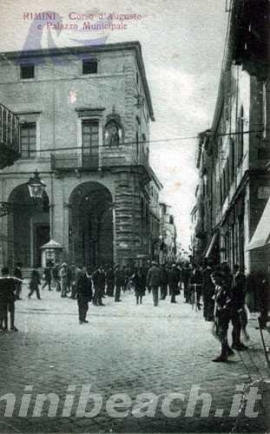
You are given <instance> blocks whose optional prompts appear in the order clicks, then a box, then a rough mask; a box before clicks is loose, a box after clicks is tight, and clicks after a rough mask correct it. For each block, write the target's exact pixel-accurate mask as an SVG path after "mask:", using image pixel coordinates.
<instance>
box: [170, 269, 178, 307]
mask: <svg viewBox="0 0 270 434" xmlns="http://www.w3.org/2000/svg"><path fill="white" fill-rule="evenodd" d="M179 281H180V273H179V270H178V268H177V267H176V264H172V267H171V269H170V270H169V273H168V283H169V289H170V294H171V303H177V301H176V296H177V295H179V292H180V291H179V289H178V285H179Z"/></svg>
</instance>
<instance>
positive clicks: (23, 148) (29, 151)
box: [20, 122, 36, 159]
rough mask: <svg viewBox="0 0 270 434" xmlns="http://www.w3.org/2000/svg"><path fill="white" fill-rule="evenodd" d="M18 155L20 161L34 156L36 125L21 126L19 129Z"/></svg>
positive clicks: (32, 123)
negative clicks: (19, 155)
mask: <svg viewBox="0 0 270 434" xmlns="http://www.w3.org/2000/svg"><path fill="white" fill-rule="evenodd" d="M20 133H21V135H20V138H21V140H20V153H21V158H22V159H28V158H35V156H36V123H35V122H31V123H27V124H23V125H21V127H20Z"/></svg>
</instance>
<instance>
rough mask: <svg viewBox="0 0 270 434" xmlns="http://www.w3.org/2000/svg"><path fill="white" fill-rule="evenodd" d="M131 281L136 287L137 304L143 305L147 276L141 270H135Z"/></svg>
mask: <svg viewBox="0 0 270 434" xmlns="http://www.w3.org/2000/svg"><path fill="white" fill-rule="evenodd" d="M131 281H132V283H133V285H134V290H135V297H136V304H142V299H143V296H144V295H145V286H146V281H145V276H144V274H143V271H142V269H141V268H139V269H138V270H137V269H135V271H134V274H133V275H132V276H131Z"/></svg>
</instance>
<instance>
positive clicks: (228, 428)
mask: <svg viewBox="0 0 270 434" xmlns="http://www.w3.org/2000/svg"><path fill="white" fill-rule="evenodd" d="M41 295H42V300H41V301H38V300H36V299H35V298H34V297H35V296H33V298H32V299H31V300H28V299H27V297H26V296H27V288H26V287H24V290H23V300H22V301H19V302H17V307H16V308H17V311H16V315H17V319H16V325H17V327H18V328H19V333H12V332H8V333H2V334H1V335H0V346H1V347H0V348H1V360H0V378H1V380H0V381H1V383H0V384H1V389H0V392H1V393H0V396H1V397H3V395H5V394H7V393H8V394H14V395H15V397H14V399H15V398H16V400H15V407H14V411H13V412H12V402H11V398H12V395H9V397H8V401H9V404H10V405H9V407H8V409H9V411H10V416H11V415H12V417H7V416H8V415H6V416H4V410H5V405H4V404H5V402H4V400H3V401H2V402H0V432H226V433H229V432H265V431H269V427H270V423H269V416H268V415H267V406H268V403H270V399H269V383H268V377H269V371H267V366H266V363H265V358H264V354H263V350H262V346H261V342H260V336H259V331H258V330H256V329H255V327H254V326H253V325H252V324H251V326H249V332H250V335H251V341H250V343H249V351H246V352H242V353H236V354H235V355H234V356H233V357H231V360H230V362H228V363H226V364H224V363H212V362H211V359H212V358H213V357H214V356H216V355H218V352H219V343H218V342H217V341H216V340H215V339H214V337H213V336H212V334H211V323H207V322H205V321H204V320H203V318H202V313H201V312H195V311H194V310H192V308H191V306H190V305H187V304H184V303H183V300H182V296H180V297H178V301H179V302H178V304H175V305H173V304H170V303H169V300H166V301H161V302H160V304H159V306H158V307H153V305H152V299H151V295H149V294H148V295H146V297H145V298H144V302H143V305H139V306H136V305H135V297H134V295H133V294H131V293H128V294H127V293H126V294H124V295H123V297H122V303H114V301H113V299H109V298H105V304H106V306H105V307H95V306H92V305H90V308H89V312H88V320H89V324H85V325H79V323H78V318H77V303H76V301H74V300H71V299H69V298H66V299H63V298H60V295H59V293H55V292H51V293H50V292H48V291H47V290H43V291H42V294H41ZM251 323H252V321H251ZM252 385H253V386H252ZM27 386H30V387H28V389H27ZM31 386H32V388H31ZM72 386H73V388H72ZM88 386H91V389H90V393H95V394H99V395H100V401H95V406H94V401H93V400H92V399H91V398H89V399H88V396H86V389H87V387H88ZM237 387H238V389H239V391H237V392H236V388H237ZM252 387H257V388H258V390H259V392H260V393H261V392H264V393H263V395H262V399H261V400H259V401H258V403H257V404H256V406H255V410H256V411H258V412H259V414H258V417H250V416H252V414H251V413H250V412H249V411H250V409H249V410H247V409H248V405H246V403H247V401H246V400H245V399H247V396H248V393H249V392H250V391H251V390H257V389H252ZM68 388H69V389H68ZM82 388H84V389H83V390H84V393H83V394H82V395H81V392H82ZM238 389H237V390H238ZM243 389H244V391H243ZM48 393H54V394H56V395H57V396H54V399H57V397H58V398H59V403H58V406H57V401H55V405H54V407H51V411H53V409H55V410H57V411H56V414H55V415H54V414H49V405H48V402H47V404H46V403H45V405H44V406H42V403H40V402H38V398H37V395H38V394H48ZM117 393H121V394H125V396H123V395H122V399H125V401H124V404H123V405H125V406H126V407H123V408H122V409H120V408H118V409H116V411H118V413H117V414H116V415H117V416H118V417H114V416H115V415H114V414H113V413H112V410H113V406H112V405H111V406H110V403H111V402H112V399H113V398H112V395H113V394H117ZM142 393H148V397H147V398H146V396H145V397H144V400H145V401H146V402H145V404H144V406H145V407H144V408H143V404H142V403H141V404H140V405H139V404H138V400H140V401H142V400H143V398H142V396H141V397H138V395H140V394H142ZM172 393H178V394H182V395H178V397H177V396H176V395H172ZM196 393H198V394H199V395H201V394H202V393H208V394H209V395H210V399H212V402H210V404H211V405H209V407H210V410H209V408H207V405H208V403H209V396H208V397H207V396H204V397H203V398H204V401H200V400H198V402H197V405H196V406H195V404H196ZM149 394H150V395H149ZM192 396H193V398H192ZM194 396H195V397H194ZM72 397H73V398H72ZM83 397H85V399H86V400H87V399H88V407H87V409H86V411H89V412H91V410H92V414H91V413H90V414H89V415H88V416H91V417H86V415H85V414H84V413H81V414H80V413H79V412H78V408H79V409H82V411H83V401H82V400H83ZM28 398H29V399H28ZM30 398H31V399H30ZM52 398H53V397H52V396H51V399H52ZM241 398H242V401H241ZM27 399H28V400H29V405H28V404H27ZM72 399H73V400H72ZM233 399H234V400H235V404H233ZM79 400H81V401H79ZM101 400H102V402H101ZM68 402H69V403H70V410H69V409H68ZM136 402H137V407H136ZM97 403H98V404H100V403H101V404H102V408H101V409H100V411H99V408H98V404H97ZM119 403H120V401H118V404H119ZM168 403H169V404H168ZM241 403H242V404H241ZM193 404H194V406H195V409H194V411H193V409H192V405H193ZM202 404H204V406H203V405H202ZM240 404H241V405H242V406H241V407H239V406H240ZM63 406H64V407H65V409H63ZM34 407H35V409H34ZM249 407H250V406H249ZM94 409H96V413H97V414H96V415H95V416H94V417H92V416H93V412H94ZM241 409H242V410H241ZM208 410H209V411H208ZM169 411H170V413H168V412H169ZM119 412H122V413H119ZM19 413H20V414H19ZM39 413H40V414H39ZM230 413H231V416H230ZM245 413H246V414H245ZM247 413H248V414H247ZM34 416H35V417H34ZM119 416H122V417H119ZM172 416H174V417H172ZM253 416H254V415H253ZM267 427H268V429H267Z"/></svg>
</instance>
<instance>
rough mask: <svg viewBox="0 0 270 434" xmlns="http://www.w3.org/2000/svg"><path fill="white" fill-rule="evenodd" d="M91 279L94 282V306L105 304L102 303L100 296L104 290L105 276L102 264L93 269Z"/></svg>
mask: <svg viewBox="0 0 270 434" xmlns="http://www.w3.org/2000/svg"><path fill="white" fill-rule="evenodd" d="M92 280H93V284H94V297H93V304H94V305H95V306H105V304H103V303H102V297H103V295H104V292H105V283H106V276H105V272H104V270H103V267H102V265H100V266H99V267H98V269H97V270H96V271H94V273H93V274H92Z"/></svg>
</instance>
